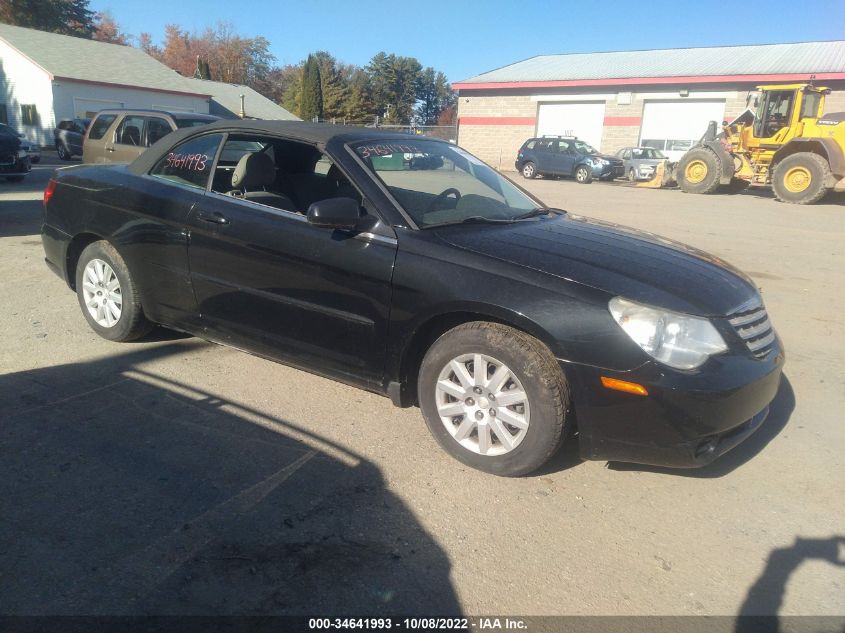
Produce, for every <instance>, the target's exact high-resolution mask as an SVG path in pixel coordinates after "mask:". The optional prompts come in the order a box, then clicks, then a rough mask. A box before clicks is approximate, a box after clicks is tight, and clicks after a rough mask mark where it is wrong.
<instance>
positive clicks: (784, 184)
mask: <svg viewBox="0 0 845 633" xmlns="http://www.w3.org/2000/svg"><path fill="white" fill-rule="evenodd" d="M830 175H831V173H830V165H829V164H828V162H827V161H826V160H825V159H824V158H823V157H821V156H819V155H818V154H813V153H812V152H798V153H797V154H791V155H790V156H787V157H786V158H784V159H783V160H782V161H780V162H779V163H778V164H777V165H775V168H774V172H773V173H772V188H773V189H774V190H775V196H777V199H778V200H780V201H781V202H788V203H790V204H813V203H814V202H818V201H819V200H821V199H822V198H824V196H825V194H826V193H827V191H828V189H827V185H826V184H825V183H826V182H827V181H828V180H829V179H830Z"/></svg>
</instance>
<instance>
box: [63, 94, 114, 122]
mask: <svg viewBox="0 0 845 633" xmlns="http://www.w3.org/2000/svg"><path fill="white" fill-rule="evenodd" d="M112 108H117V109H121V108H123V102H121V101H109V100H108V99H81V98H79V97H74V98H73V111H74V116H77V117H79V118H82V119H90V118H93V116H94V115H95V114H97V112H99V111H100V110H108V109H112Z"/></svg>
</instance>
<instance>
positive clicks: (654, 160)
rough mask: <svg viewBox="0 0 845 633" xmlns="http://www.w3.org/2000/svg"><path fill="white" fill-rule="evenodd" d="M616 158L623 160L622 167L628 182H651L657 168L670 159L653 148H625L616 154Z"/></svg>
mask: <svg viewBox="0 0 845 633" xmlns="http://www.w3.org/2000/svg"><path fill="white" fill-rule="evenodd" d="M616 158H619V159H621V160H622V165H623V167H624V170H625V174H627V176H628V180H630V181H632V182H633V181H635V180H651V178H652V177H653V176H654V170H655V169H657V166H658V165H659V164H660V163H662V162H664V161H667V160H668V158H667V157H666V156H665V155H664V154H663V152H661V151H660V150H658V149H654V148H653V147H623V148H622V149H620V150H619V151H618V152H616Z"/></svg>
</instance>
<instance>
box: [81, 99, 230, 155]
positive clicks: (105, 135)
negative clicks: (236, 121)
mask: <svg viewBox="0 0 845 633" xmlns="http://www.w3.org/2000/svg"><path fill="white" fill-rule="evenodd" d="M219 119H220V117H217V116H214V115H211V114H195V113H193V112H165V111H163V110H101V111H100V112H98V113H97V115H96V116H95V117H94V119H93V121H91V125H89V126H88V129H87V131H86V132H85V138H84V139H83V141H82V162H83V163H128V162H130V161H133V160H135V159H136V158H137V157H138V156H140V155H141V154H142V153H143V152H144V150H145V149H147V148H148V147H149V146H150V145H152V144H154V143H155V142H156V141H158V140H159V139H160V138H162V137H164V136H166V135H167V134H170V133H171V132H172V131H173V130H178V129H179V128H185V127H195V126H197V125H207V124H208V123H212V122H213V121H218V120H219Z"/></svg>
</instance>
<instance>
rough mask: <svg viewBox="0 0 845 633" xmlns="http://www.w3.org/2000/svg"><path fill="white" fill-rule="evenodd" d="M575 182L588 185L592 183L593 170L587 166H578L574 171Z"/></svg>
mask: <svg viewBox="0 0 845 633" xmlns="http://www.w3.org/2000/svg"><path fill="white" fill-rule="evenodd" d="M575 182H578V183H580V184H582V185H588V184H590V183H591V182H593V170H592V169H590V168H589V167H588V166H587V165H578V167H577V168H576V169H575Z"/></svg>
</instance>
